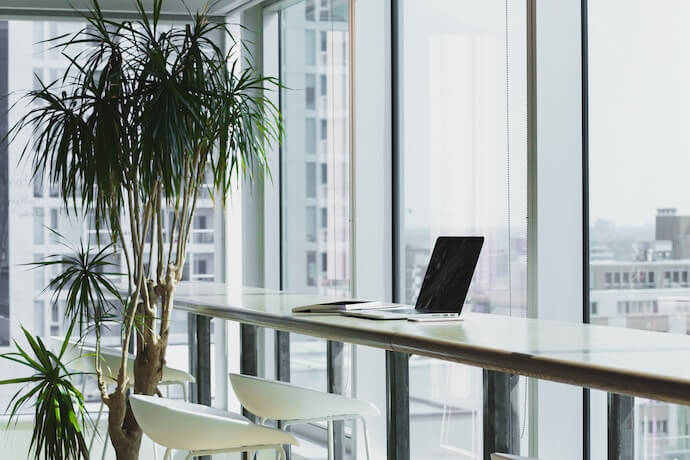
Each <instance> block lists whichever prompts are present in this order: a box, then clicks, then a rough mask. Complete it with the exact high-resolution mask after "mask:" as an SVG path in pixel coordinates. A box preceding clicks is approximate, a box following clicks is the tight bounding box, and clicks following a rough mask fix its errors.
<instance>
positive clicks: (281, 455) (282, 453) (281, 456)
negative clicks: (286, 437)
mask: <svg viewBox="0 0 690 460" xmlns="http://www.w3.org/2000/svg"><path fill="white" fill-rule="evenodd" d="M276 451H277V452H278V459H279V460H287V455H286V454H285V449H283V448H282V447H278V448H277V449H276Z"/></svg>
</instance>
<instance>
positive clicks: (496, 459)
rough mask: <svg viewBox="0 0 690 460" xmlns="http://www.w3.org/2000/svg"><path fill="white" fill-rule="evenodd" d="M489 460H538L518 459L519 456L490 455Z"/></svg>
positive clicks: (536, 459) (534, 459)
mask: <svg viewBox="0 0 690 460" xmlns="http://www.w3.org/2000/svg"><path fill="white" fill-rule="evenodd" d="M491 460H539V459H538V458H534V457H520V456H519V455H510V454H499V453H495V454H491Z"/></svg>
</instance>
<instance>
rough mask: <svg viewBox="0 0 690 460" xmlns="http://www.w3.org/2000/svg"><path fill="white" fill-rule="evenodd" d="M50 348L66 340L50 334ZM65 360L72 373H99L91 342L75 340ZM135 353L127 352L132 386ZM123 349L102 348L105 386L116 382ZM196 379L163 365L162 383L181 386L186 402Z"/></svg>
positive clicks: (97, 421) (95, 431) (90, 445)
mask: <svg viewBox="0 0 690 460" xmlns="http://www.w3.org/2000/svg"><path fill="white" fill-rule="evenodd" d="M49 340H50V342H49V343H50V344H51V348H53V349H58V350H59V349H60V347H61V346H62V343H63V342H64V338H63V337H54V336H53V337H50V338H49ZM65 358H66V363H65V366H66V367H67V368H68V369H69V370H70V371H73V372H83V373H86V374H94V376H95V374H96V348H95V347H93V346H91V345H83V344H80V343H78V342H76V341H74V340H71V341H70V346H69V347H68V348H67V350H65ZM135 358H136V357H135V356H134V355H133V354H131V353H127V378H128V379H129V383H130V386H131V385H132V384H133V383H134V360H135ZM120 359H121V354H120V350H119V349H117V348H111V347H101V372H102V373H103V381H104V382H105V384H106V385H115V384H117V374H118V371H119V369H120ZM195 381H196V380H195V379H194V376H193V375H192V374H190V373H189V372H186V371H183V370H182V369H177V368H174V367H170V366H167V365H166V366H164V367H163V375H162V378H161V382H160V383H159V385H160V386H180V387H181V388H182V395H183V398H184V400H185V401H187V385H188V384H189V383H194V382H195ZM85 386H86V380H84V383H83V384H82V393H84V388H85ZM104 408H105V406H104V404H103V401H101V405H100V406H99V408H98V415H97V416H96V421H95V423H94V432H93V435H92V436H91V440H90V441H89V452H90V451H91V449H92V447H93V443H94V441H95V440H96V435H97V434H98V424H99V423H100V421H101V417H102V415H103V410H104ZM109 437H110V435H109V433H108V432H107V431H106V436H105V440H104V442H103V452H102V454H101V459H104V458H105V453H106V450H107V447H108V439H109ZM153 457H154V459H155V458H156V447H155V446H154V448H153Z"/></svg>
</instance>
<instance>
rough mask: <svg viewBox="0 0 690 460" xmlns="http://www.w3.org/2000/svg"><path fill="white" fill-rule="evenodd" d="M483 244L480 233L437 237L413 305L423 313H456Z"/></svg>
mask: <svg viewBox="0 0 690 460" xmlns="http://www.w3.org/2000/svg"><path fill="white" fill-rule="evenodd" d="M483 244H484V237H483V236H441V237H439V238H438V239H437V240H436V244H435V245H434V251H433V252H432V253H431V260H429V265H428V266H427V268H426V274H425V275H424V281H422V288H421V289H420V290H419V297H417V304H416V305H415V309H416V310H418V311H423V312H425V313H430V312H454V313H460V312H461V310H462V306H463V304H464V303H465V297H466V296H467V291H468V289H469V288H470V282H471V281H472V275H473V274H474V269H475V267H476V266H477V260H478V259H479V253H480V252H481V250H482V245H483Z"/></svg>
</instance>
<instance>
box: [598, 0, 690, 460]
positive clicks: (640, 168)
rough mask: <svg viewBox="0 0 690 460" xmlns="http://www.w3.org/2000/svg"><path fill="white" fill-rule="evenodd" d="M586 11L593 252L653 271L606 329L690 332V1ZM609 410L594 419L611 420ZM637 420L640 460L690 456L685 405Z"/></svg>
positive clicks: (616, 294)
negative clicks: (689, 150)
mask: <svg viewBox="0 0 690 460" xmlns="http://www.w3.org/2000/svg"><path fill="white" fill-rule="evenodd" d="M587 11H588V20H587V22H588V27H589V30H588V47H589V50H588V55H589V104H588V106H589V171H588V174H589V216H590V221H589V228H590V232H589V234H590V241H589V247H590V248H594V247H603V248H605V249H606V250H607V252H608V253H609V254H610V255H611V257H610V259H612V260H613V261H614V262H615V263H616V264H617V265H618V266H620V267H625V268H626V269H632V268H634V269H636V270H639V271H641V272H642V273H643V274H644V273H646V274H647V276H646V278H647V279H646V282H645V281H643V282H642V283H641V286H640V288H644V289H645V292H644V293H642V294H640V298H638V299H635V301H636V302H637V304H636V305H635V307H634V308H631V309H630V310H631V311H630V312H629V313H628V312H626V314H624V315H622V317H619V318H616V319H615V320H614V319H611V323H608V320H607V319H606V318H602V321H603V322H602V323H601V324H611V325H615V326H619V327H620V326H622V327H634V328H642V329H653V330H656V331H661V332H674V333H687V332H688V324H689V322H690V318H689V317H688V315H689V314H690V313H689V312H688V311H687V310H686V309H685V306H686V305H685V304H684V302H678V301H677V299H678V298H681V297H687V296H688V295H689V294H690V289H689V288H688V285H687V278H686V273H687V271H688V270H690V263H688V259H690V252H688V246H687V244H685V243H684V241H687V238H688V230H687V229H688V223H690V195H688V193H687V171H688V169H689V168H690V157H689V156H688V155H686V152H687V132H686V131H685V130H684V129H683V128H681V127H682V126H687V125H688V124H690V112H689V111H688V110H687V107H688V103H689V102H690V87H689V86H688V85H687V84H686V81H687V80H688V78H690V61H689V60H688V59H687V56H688V55H690V29H688V28H687V26H686V24H687V23H688V22H689V21H690V4H688V3H687V2H684V1H681V0H666V1H663V2H655V3H653V4H652V3H650V2H648V1H644V0H628V1H623V0H613V1H603V2H598V1H594V2H589V3H588V8H587ZM650 152H654V153H653V160H652V157H651V156H650ZM614 171H615V173H614ZM645 252H646V254H645ZM594 266H595V265H594V263H592V265H591V269H594ZM655 272H656V274H655ZM657 275H658V276H657ZM628 295H629V293H627V292H625V289H624V288H621V289H619V288H618V287H615V288H614V289H609V290H608V291H607V292H603V291H602V290H601V289H597V288H596V287H595V286H592V288H591V290H590V300H591V301H600V305H601V308H602V309H603V305H604V303H605V302H612V301H617V300H618V299H621V300H622V299H623V298H624V297H626V296H628ZM636 315H645V316H646V318H645V319H644V320H635V318H634V316H636ZM604 404H605V403H604V402H603V400H602V408H601V409H596V408H593V409H592V413H596V412H597V411H599V413H601V414H604V413H605V411H606V409H605V407H603V406H604ZM634 417H635V420H636V421H638V422H636V423H640V424H643V423H644V424H647V427H646V430H644V431H645V432H643V433H641V434H640V435H639V436H636V437H635V442H634V446H635V452H634V458H636V459H645V458H682V457H685V456H688V455H690V447H689V445H688V443H687V439H686V438H685V437H683V436H678V432H681V431H682V429H681V427H684V426H685V424H686V423H687V422H686V421H687V420H688V418H689V417H690V410H688V408H687V407H682V406H675V405H672V404H668V403H662V402H654V401H649V400H646V399H644V398H635V412H634ZM595 423H596V425H598V426H604V425H603V423H604V422H603V420H599V421H596V422H592V426H595ZM640 426H642V425H640ZM592 442H593V444H594V443H599V444H601V445H602V446H605V445H606V431H605V429H602V430H593V431H592ZM594 457H596V456H595V455H593V458H594Z"/></svg>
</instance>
